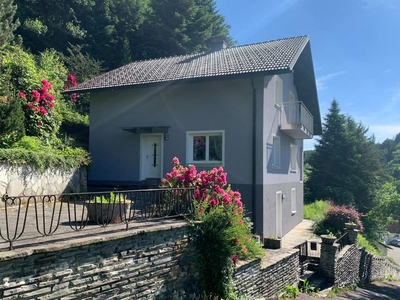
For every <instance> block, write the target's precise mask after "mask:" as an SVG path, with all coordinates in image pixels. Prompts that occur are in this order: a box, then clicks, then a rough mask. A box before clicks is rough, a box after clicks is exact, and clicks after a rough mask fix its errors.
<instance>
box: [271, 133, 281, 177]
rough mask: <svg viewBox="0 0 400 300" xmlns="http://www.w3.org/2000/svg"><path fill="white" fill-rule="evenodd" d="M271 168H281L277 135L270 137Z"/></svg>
mask: <svg viewBox="0 0 400 300" xmlns="http://www.w3.org/2000/svg"><path fill="white" fill-rule="evenodd" d="M272 167H273V168H274V169H280V168H281V138H280V136H277V135H273V137H272Z"/></svg>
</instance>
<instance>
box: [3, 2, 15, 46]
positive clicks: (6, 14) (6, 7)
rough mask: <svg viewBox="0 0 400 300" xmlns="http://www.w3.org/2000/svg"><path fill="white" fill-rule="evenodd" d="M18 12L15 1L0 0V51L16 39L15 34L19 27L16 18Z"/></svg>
mask: <svg viewBox="0 0 400 300" xmlns="http://www.w3.org/2000/svg"><path fill="white" fill-rule="evenodd" d="M16 10H17V6H16V5H14V1H13V0H0V49H2V48H4V47H5V46H7V45H9V43H10V42H11V41H12V40H13V39H14V34H13V32H14V31H15V30H16V29H17V27H18V26H19V21H18V20H15V18H14V16H15V12H16Z"/></svg>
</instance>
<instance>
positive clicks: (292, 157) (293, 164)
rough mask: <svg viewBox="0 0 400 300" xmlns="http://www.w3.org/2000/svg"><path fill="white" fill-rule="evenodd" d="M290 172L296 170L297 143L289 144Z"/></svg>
mask: <svg viewBox="0 0 400 300" xmlns="http://www.w3.org/2000/svg"><path fill="white" fill-rule="evenodd" d="M290 172H297V145H295V144H290Z"/></svg>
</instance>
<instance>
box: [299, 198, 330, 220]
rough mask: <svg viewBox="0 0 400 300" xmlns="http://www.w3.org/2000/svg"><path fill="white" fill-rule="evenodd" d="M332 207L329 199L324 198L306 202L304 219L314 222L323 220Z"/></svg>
mask: <svg viewBox="0 0 400 300" xmlns="http://www.w3.org/2000/svg"><path fill="white" fill-rule="evenodd" d="M330 208H331V204H330V203H329V202H328V201H323V200H317V201H315V202H313V203H310V204H304V219H308V220H312V221H314V222H318V221H321V220H322V219H323V218H324V217H325V214H326V212H327V211H328V210H329V209H330Z"/></svg>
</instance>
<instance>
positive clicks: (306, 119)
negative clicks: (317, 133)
mask: <svg viewBox="0 0 400 300" xmlns="http://www.w3.org/2000/svg"><path fill="white" fill-rule="evenodd" d="M313 126H314V118H313V116H312V115H311V113H310V112H309V111H308V109H307V107H305V105H304V104H303V102H284V103H283V110H282V112H281V127H280V129H281V130H282V131H283V132H285V133H286V134H288V135H290V136H291V137H293V138H295V139H312V138H313Z"/></svg>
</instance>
